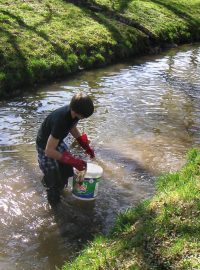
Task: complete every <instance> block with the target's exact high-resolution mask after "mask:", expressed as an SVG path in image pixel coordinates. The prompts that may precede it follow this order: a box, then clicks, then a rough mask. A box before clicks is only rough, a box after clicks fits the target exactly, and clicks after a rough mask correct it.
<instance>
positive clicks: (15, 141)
mask: <svg viewBox="0 0 200 270" xmlns="http://www.w3.org/2000/svg"><path fill="white" fill-rule="evenodd" d="M78 91H83V92H84V93H86V94H89V95H90V96H91V97H92V99H93V101H94V104H95V113H94V114H93V115H92V116H91V117H90V118H88V119H83V120H81V121H80V122H79V124H78V127H79V129H80V130H81V131H82V132H83V131H84V132H86V133H87V135H88V137H89V139H90V140H91V144H92V146H93V147H94V149H95V152H96V162H97V163H98V164H99V165H100V166H102V167H103V169H104V174H103V177H102V180H101V182H100V185H99V193H98V196H97V199H96V200H95V201H92V202H83V201H78V200H76V199H75V198H73V197H72V195H71V192H70V190H65V191H64V193H63V198H62V204H61V205H60V206H59V207H58V209H57V210H53V209H51V208H50V207H49V205H48V204H47V200H46V193H45V190H44V188H43V186H42V184H41V178H42V173H41V171H40V170H39V167H38V164H37V156H36V150H35V138H36V134H37V130H38V128H39V126H40V124H41V122H42V121H43V119H44V118H45V116H47V115H48V114H49V112H50V111H52V110H54V109H56V108H58V107H60V106H63V105H65V104H68V102H69V101H70V100H71V97H72V96H73V95H74V94H75V93H77V92H78ZM0 134H1V136H0V185H1V189H0V190H1V191H0V192H1V196H0V206H1V230H0V240H1V242H0V247H1V256H0V269H2V270H5V269H6V270H15V269H16V270H23V269H24V270H33V269H34V270H36V269H37V270H38V269H41V270H51V269H55V267H56V266H57V267H61V266H62V265H63V263H64V261H66V260H70V259H72V258H74V257H76V256H77V254H78V252H80V251H81V249H82V248H83V246H84V245H85V244H87V242H88V241H90V240H92V239H93V237H94V236H95V234H98V233H102V234H107V233H108V232H109V230H110V228H111V227H112V226H113V224H114V222H115V219H116V216H117V213H119V212H123V211H124V210H125V209H126V208H128V207H131V206H134V205H135V204H137V203H138V202H140V201H142V200H144V199H147V198H150V197H152V196H153V194H154V192H155V179H156V177H158V176H159V175H161V174H163V173H165V172H173V171H176V170H179V169H180V168H181V167H182V166H183V164H184V163H185V161H186V153H187V151H188V149H190V148H191V147H199V145H200V46H199V44H196V45H184V46H181V47H178V48H174V49H171V50H169V51H166V52H163V53H161V54H160V55H154V56H144V57H140V58H136V59H132V60H129V61H126V62H124V63H119V64H115V65H111V66H108V67H104V68H101V69H97V70H91V71H83V72H80V73H79V74H76V75H73V76H71V77H70V78H68V79H67V80H66V81H62V82H56V83H52V84H50V85H46V86H43V87H41V88H40V89H39V90H38V91H37V93H35V94H33V93H30V94H28V95H25V96H23V97H18V98H15V99H12V100H10V101H1V102H0ZM67 143H68V145H69V146H70V148H71V151H72V153H74V154H77V155H79V156H80V157H81V158H83V159H85V160H87V161H89V160H88V158H87V157H86V156H85V154H84V152H83V151H82V150H81V149H80V148H79V147H78V146H77V145H75V144H74V143H73V139H72V138H71V137H70V136H69V138H67Z"/></svg>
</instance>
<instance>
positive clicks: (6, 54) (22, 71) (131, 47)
mask: <svg viewBox="0 0 200 270" xmlns="http://www.w3.org/2000/svg"><path fill="white" fill-rule="evenodd" d="M70 2H73V3H70ZM82 2H83V4H81V1H80V0H79V1H67V0H43V1H37V0H36V1H33V0H27V1H21V0H15V1H14V0H1V3H0V33H1V34H0V41H1V42H0V61H1V65H0V97H5V96H12V95H13V93H14V90H16V89H19V90H21V91H22V89H25V88H27V87H29V86H32V85H35V84H38V83H41V82H44V81H47V80H54V79H56V78H63V77H66V76H67V75H68V74H71V73H74V72H76V71H78V70H80V69H82V68H92V67H99V66H102V65H105V64H108V63H111V62H113V61H115V60H116V59H117V60H119V59H123V58H126V57H129V56H131V55H136V54H141V53H148V51H149V50H150V47H149V46H150V45H151V43H150V42H149V38H148V36H147V33H146V32H145V31H143V30H142V29H143V28H144V29H146V30H147V31H148V32H149V33H152V35H154V36H155V37H156V39H157V40H154V42H156V43H160V44H162V43H166V42H167V43H173V42H177V43H180V42H186V41H187V42H188V41H192V40H199V37H200V29H199V25H200V22H199V14H200V0H192V1H186V0H176V1H175V0H174V1H172V0H169V1H167V3H166V1H164V0H151V1H142V0H137V1H130V0H129V1H128V0H125V1H121V0H120V1H119V0H116V1H103V0H97V1H93V0H91V1H87V3H89V4H88V5H87V6H86V5H85V3H86V2H85V1H82ZM91 3H92V5H93V6H95V5H96V6H97V8H98V9H97V11H94V10H92V9H91V5H90V4H91ZM102 6H103V7H106V8H107V9H108V11H112V12H111V13H110V12H106V10H105V8H103V9H102ZM115 15H120V16H121V20H122V21H123V22H122V21H121V20H118V17H117V18H116V16H115ZM127 19H128V20H130V22H132V21H133V22H136V26H135V27H133V25H132V26H130V25H128V22H129V21H127ZM137 25H139V26H140V27H139V28H137Z"/></svg>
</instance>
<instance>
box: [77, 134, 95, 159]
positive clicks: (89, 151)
mask: <svg viewBox="0 0 200 270" xmlns="http://www.w3.org/2000/svg"><path fill="white" fill-rule="evenodd" d="M77 141H78V143H79V144H80V146H81V147H82V148H83V149H85V150H86V153H87V154H88V155H90V157H91V158H94V157H95V154H94V150H93V149H92V148H91V147H90V145H89V143H90V141H89V140H88V137H87V135H86V134H85V133H84V134H82V135H81V136H80V137H78V138H77Z"/></svg>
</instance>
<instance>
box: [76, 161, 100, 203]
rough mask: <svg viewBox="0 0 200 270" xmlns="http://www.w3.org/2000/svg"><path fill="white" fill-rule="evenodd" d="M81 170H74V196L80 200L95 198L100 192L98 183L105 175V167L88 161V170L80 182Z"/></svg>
mask: <svg viewBox="0 0 200 270" xmlns="http://www.w3.org/2000/svg"><path fill="white" fill-rule="evenodd" d="M79 173H80V172H78V171H77V170H74V177H73V189H72V195H73V197H75V198H77V199H79V200H86V201H88V200H94V199H95V198H96V196H97V194H98V185H99V181H100V180H101V177H102V175H103V169H102V168H101V167H100V166H99V165H97V164H94V163H87V171H86V172H85V175H83V177H84V179H83V181H82V182H80V175H79Z"/></svg>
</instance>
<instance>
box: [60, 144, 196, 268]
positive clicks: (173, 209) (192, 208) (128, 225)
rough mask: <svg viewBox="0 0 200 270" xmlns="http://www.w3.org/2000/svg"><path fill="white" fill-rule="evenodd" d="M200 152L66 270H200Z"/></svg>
mask: <svg viewBox="0 0 200 270" xmlns="http://www.w3.org/2000/svg"><path fill="white" fill-rule="evenodd" d="M199 195H200V151H199V150H196V149H192V150H191V151H190V152H189V154H188V161H187V164H186V165H185V166H184V167H183V168H182V169H181V170H180V171H179V172H176V173H171V174H166V175H163V176H161V177H160V178H159V179H158V180H157V183H156V194H155V195H154V197H153V198H152V199H150V200H148V201H144V202H141V203H140V204H139V205H138V206H137V207H135V208H130V209H127V211H126V212H125V213H122V214H120V215H119V216H118V219H117V222H116V224H115V226H114V227H113V229H112V231H111V233H110V235H109V236H97V237H96V239H95V240H94V241H93V242H91V244H90V245H88V247H86V248H85V249H84V250H83V251H82V252H81V253H80V254H79V256H78V257H77V258H76V259H74V261H73V262H71V263H69V262H66V264H65V265H64V266H63V268H62V270H68V269H70V270H73V269H76V270H77V269H78V270H79V269H80V270H86V269H87V270H90V269H91V270H97V269H98V270H100V269H120V270H121V269H132V270H145V269H160V270H165V269H176V270H183V269H184V270H186V269H188V270H189V269H192V270H197V269H200V257H199V250H200V234H199V232H200V198H199Z"/></svg>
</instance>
